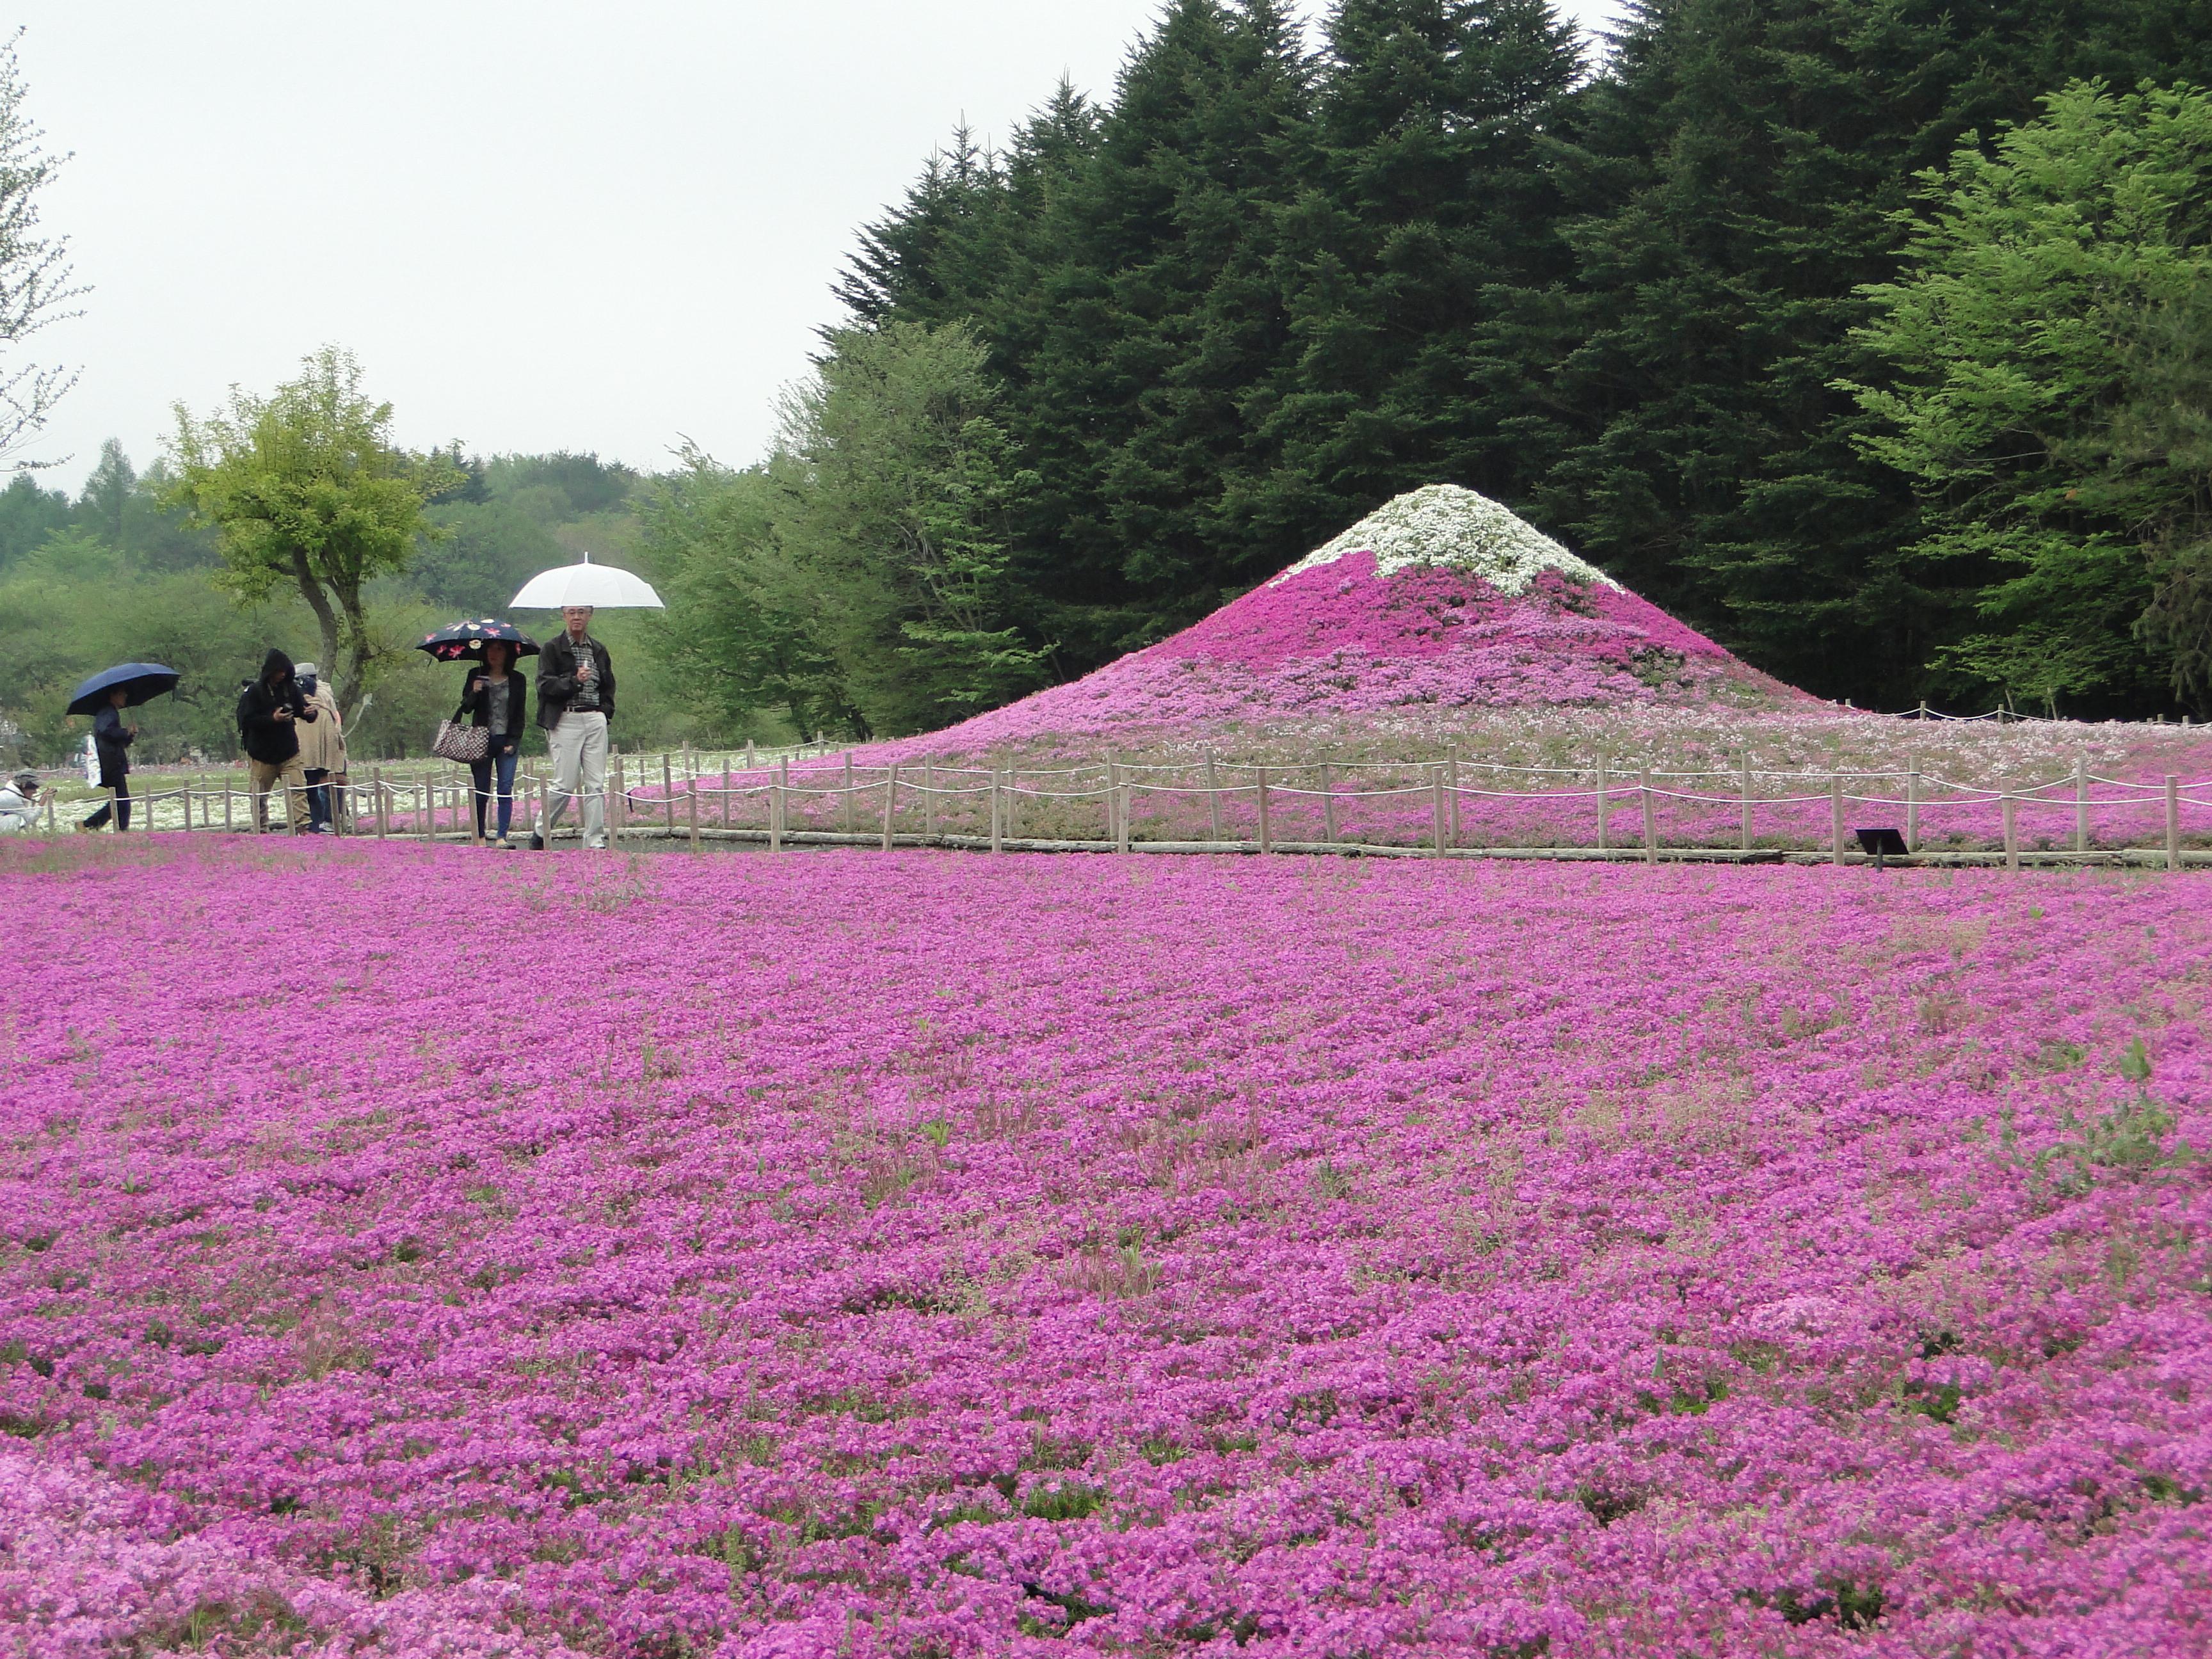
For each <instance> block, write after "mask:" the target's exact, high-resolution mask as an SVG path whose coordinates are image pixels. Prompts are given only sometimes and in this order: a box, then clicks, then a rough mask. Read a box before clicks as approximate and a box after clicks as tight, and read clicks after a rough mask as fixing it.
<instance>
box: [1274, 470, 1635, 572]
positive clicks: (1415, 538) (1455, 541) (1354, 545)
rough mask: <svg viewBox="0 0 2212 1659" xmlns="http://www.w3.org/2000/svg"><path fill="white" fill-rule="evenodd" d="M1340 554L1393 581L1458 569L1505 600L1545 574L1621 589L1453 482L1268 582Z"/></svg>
mask: <svg viewBox="0 0 2212 1659" xmlns="http://www.w3.org/2000/svg"><path fill="white" fill-rule="evenodd" d="M1347 553H1372V554H1373V555H1374V556H1375V574H1376V575H1378V576H1395V575H1396V574H1398V573H1399V572H1400V571H1401V570H1408V569H1412V568H1414V567H1415V566H1419V565H1427V566H1440V567H1442V568H1444V569H1447V570H1462V571H1465V572H1466V573H1467V574H1468V575H1471V576H1480V577H1481V578H1482V579H1483V580H1485V581H1486V582H1488V583H1489V584H1490V585H1491V586H1492V587H1494V588H1496V589H1497V590H1498V592H1500V593H1503V594H1504V595H1506V596H1507V597H1508V598H1518V597H1519V596H1520V595H1522V594H1523V593H1525V592H1528V585H1529V584H1530V583H1531V582H1533V581H1534V580H1536V578H1537V577H1539V576H1541V575H1542V574H1544V573H1545V572H1546V571H1547V570H1556V571H1558V572H1559V574H1561V575H1562V576H1565V578H1567V580H1570V581H1574V582H1582V583H1593V582H1597V583H1602V584H1604V585H1605V586H1607V587H1611V588H1615V589H1618V588H1619V587H1620V583H1619V582H1617V581H1615V580H1613V578H1612V577H1610V576H1608V575H1607V574H1605V572H1603V571H1602V570H1600V569H1599V568H1597V567H1596V566H1595V565H1594V564H1590V563H1589V562H1586V561H1584V560H1582V559H1578V558H1577V557H1576V556H1574V555H1573V554H1571V553H1570V552H1568V551H1567V550H1566V549H1565V548H1564V547H1562V546H1560V545H1559V543H1557V542H1555V541H1553V539H1552V538H1550V537H1549V536H1547V535H1546V534H1545V533H1544V532H1542V531H1541V530H1539V529H1537V528H1536V527H1535V526H1534V525H1532V524H1530V523H1529V522H1528V520H1526V519H1523V518H1522V517H1521V515H1520V514H1518V513H1515V512H1513V511H1512V510H1511V509H1510V508H1508V507H1500V506H1499V505H1498V503H1497V502H1496V501H1492V500H1491V499H1490V497H1489V496H1487V495H1479V494H1477V493H1476V492H1475V491H1474V490H1472V489H1461V488H1460V487H1459V486H1458V485H1457V484H1429V485H1426V486H1425V487H1424V488H1422V489H1415V490H1410V491H1408V492H1407V494H1405V495H1401V496H1399V497H1398V498H1397V499H1396V500H1395V501H1385V502H1384V503H1383V505H1382V506H1381V507H1376V509H1375V511H1373V512H1372V513H1369V514H1368V515H1367V516H1366V517H1365V518H1364V519H1362V520H1360V521H1359V522H1358V524H1356V525H1354V526H1352V528H1351V529H1349V530H1347V531H1346V532H1344V533H1343V534H1342V535H1341V536H1339V537H1338V538H1336V539H1335V540H1334V541H1332V542H1330V543H1328V544H1327V545H1326V546H1322V547H1317V548H1316V549H1315V550H1313V551H1312V552H1310V553H1309V554H1307V555H1306V556H1305V557H1304V558H1303V559H1300V560H1299V561H1298V562H1297V563H1296V564H1294V565H1292V566H1291V568H1289V569H1288V570H1285V572H1283V574H1282V575H1280V576H1277V577H1276V578H1274V580H1276V581H1281V580H1284V579H1285V577H1289V576H1295V575H1297V574H1298V572H1300V571H1301V570H1310V569H1312V568H1314V567H1315V566H1316V565H1324V564H1334V562H1336V561H1337V560H1339V559H1340V558H1342V557H1344V556H1345V555H1346V554H1347Z"/></svg>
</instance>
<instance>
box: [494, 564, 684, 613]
mask: <svg viewBox="0 0 2212 1659" xmlns="http://www.w3.org/2000/svg"><path fill="white" fill-rule="evenodd" d="M512 603H513V605H514V606H515V607H516V608H517V609H518V610H525V611H558V610H559V609H560V608H561V607H562V605H592V606H594V607H597V606H601V605H605V606H623V605H627V606H629V607H631V608H633V609H636V608H643V609H647V610H652V611H665V610H666V609H667V608H668V607H667V606H665V605H663V604H661V602H660V595H659V594H658V593H656V592H653V584H652V583H651V582H649V581H647V580H645V578H644V577H642V576H634V575H632V574H630V573H629V571H627V570H622V569H617V568H616V567H615V566H613V565H611V564H593V563H592V556H591V555H590V554H588V553H586V554H585V555H584V562H583V563H581V564H564V565H562V566H561V567H560V568H558V569H555V570H541V571H539V572H538V574H536V575H534V576H532V578H531V579H530V580H528V581H526V582H525V583H523V585H522V592H520V593H518V594H516V595H515V596H514V598H513V601H512Z"/></svg>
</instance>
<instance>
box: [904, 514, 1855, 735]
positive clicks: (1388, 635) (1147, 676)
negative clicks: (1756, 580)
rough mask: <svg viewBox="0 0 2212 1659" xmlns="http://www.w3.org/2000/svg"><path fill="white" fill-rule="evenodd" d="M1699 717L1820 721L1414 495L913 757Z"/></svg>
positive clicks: (1513, 526) (1487, 527) (1512, 521)
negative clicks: (1452, 721)
mask: <svg viewBox="0 0 2212 1659" xmlns="http://www.w3.org/2000/svg"><path fill="white" fill-rule="evenodd" d="M1653 702H1687V703H1693V704H1695V703H1705V702H1722V703H1725V704H1729V705H1733V706H1739V707H1751V708H1766V707H1803V708H1811V707H1820V706H1822V705H1818V704H1815V703H1814V700H1813V699H1811V698H1808V697H1807V696H1804V694H1802V693H1801V692H1797V691H1794V690H1791V689H1790V688H1789V687H1788V686H1785V685H1784V684H1782V683H1781V682H1779V681H1778V680H1774V679H1771V678H1769V677H1767V676H1765V675H1764V674H1761V673H1759V672H1758V671H1756V670H1754V669H1752V668H1750V667H1748V666H1747V665H1745V664H1743V663H1741V662H1740V661H1738V660H1737V659H1735V658H1734V657H1733V656H1731V655H1729V653H1728V652H1726V651H1724V650H1723V649H1722V648H1721V647H1719V646H1717V645H1716V644H1714V643H1713V641H1711V640H1709V639H1707V638H1706V637H1705V635H1702V634H1699V633H1698V632H1697V631H1696V630H1694V629H1690V628H1687V627H1686V626H1684V625H1683V624H1682V623H1679V622H1677V621H1675V620H1674V618H1673V617H1669V616H1668V614H1667V613H1666V612H1665V611H1662V610H1660V609H1659V608H1658V607H1657V606H1656V605H1651V604H1649V603H1647V602H1646V601H1645V600H1643V599H1638V597H1637V596H1636V595H1635V594H1633V593H1631V592H1628V591H1627V590H1626V588H1624V587H1622V586H1620V584H1619V583H1617V582H1615V581H1613V580H1611V579H1610V578H1609V577H1607V576H1606V575H1604V574H1602V573H1601V572H1600V571H1599V570H1597V569H1596V568H1595V567H1594V566H1591V565H1589V564H1587V563H1585V562H1583V561H1582V560H1581V559H1578V558H1577V557H1576V556H1574V555H1573V554H1571V553H1570V552H1568V551H1567V550H1566V549H1565V548H1563V547H1561V546H1560V545H1559V544H1558V543H1557V542H1554V541H1553V540H1552V539H1551V538H1549V537H1547V536H1544V535H1542V534H1541V533H1540V532H1537V531H1536V530H1535V529H1534V528H1533V527H1531V526H1529V525H1528V524H1527V523H1525V522H1524V521H1523V520H1521V519H1519V518H1518V517H1516V515H1515V514H1514V513H1511V512H1510V511H1508V510H1507V509H1506V508H1505V507H1501V506H1499V505H1498V503H1497V502H1495V501H1491V500H1490V499H1488V498H1487V497H1486V496H1483V495H1477V494H1476V493H1475V492H1474V491H1473V490H1471V489H1459V488H1457V487H1456V486H1454V485H1450V484H1431V485H1430V486H1428V487H1427V488H1425V489H1417V490H1415V491H1413V492H1412V493H1411V494H1410V495H1401V496H1400V497H1399V498H1398V499H1397V500H1395V501H1390V502H1389V503H1387V504H1386V505H1385V506H1383V507H1381V508H1380V509H1378V510H1377V511H1376V512H1375V513H1372V514H1371V515H1370V516H1369V517H1368V518H1366V519H1364V520H1361V521H1360V522H1359V523H1358V524H1356V525H1354V526H1352V528H1351V529H1349V530H1347V531H1346V532H1344V533H1343V534H1342V535H1340V536H1339V537H1337V538H1334V540H1332V541H1331V542H1329V543H1328V544H1327V545H1325V546H1323V547H1322V548H1320V549H1318V550H1316V551H1315V552H1314V553H1312V554H1310V555H1309V556H1307V557H1306V558H1304V559H1302V560H1300V561H1299V562H1297V564H1294V565H1292V566H1291V568H1289V569H1288V570H1286V571H1285V572H1284V573H1283V574H1280V575H1279V576H1277V577H1275V578H1274V579H1273V580H1271V581H1268V582H1266V583H1264V584H1262V585H1261V586H1259V587H1257V588H1255V590H1253V591H1252V592H1249V593H1247V594H1245V595H1243V597H1242V598H1241V599H1236V600H1234V601H1232V602H1231V604H1229V605H1224V606H1223V607H1222V608H1221V609H1220V610H1219V611H1215V612H1214V613H1213V614H1212V616H1210V617H1206V619H1204V620H1203V621H1201V622H1200V623H1196V624H1194V626H1192V627H1190V628H1187V629H1184V630H1183V631H1182V633H1180V634H1177V635H1174V636H1173V637H1172V638H1170V639H1166V640H1163V641H1160V642H1159V643H1158V645H1154V646H1152V647H1147V648H1146V649H1144V650H1141V651H1137V652H1133V653H1131V654H1129V655H1128V656H1126V657H1122V658H1121V659H1118V660H1116V661H1115V662H1111V663H1109V664H1108V665H1106V666H1105V667H1103V668H1102V669H1100V670H1098V671H1097V672H1096V673H1093V674H1091V675H1089V676H1087V677H1086V678H1083V679H1080V680H1077V681H1075V682H1073V684H1066V685H1058V686H1053V687H1051V688H1049V689H1048V690H1043V691H1040V692H1038V693H1036V695H1035V696H1030V697H1028V698H1025V699H1024V700H1023V701H1022V702H1018V703H1014V704H1012V705H1011V706H1009V707H1007V708H1001V709H996V710H994V711H993V712H991V713H989V714H981V715H978V716H976V717H975V719H973V720H968V721H965V722H963V724H961V725H959V726H953V727H951V729H950V730H948V731H945V732H938V733H935V734H933V736H932V737H930V738H926V739H919V740H917V752H920V748H921V747H927V748H928V749H930V750H933V751H936V752H943V753H957V752H969V753H976V752H981V751H983V750H987V749H989V748H992V747H994V745H1000V744H1028V743H1030V742H1032V741H1034V740H1035V739H1036V738H1040V737H1042V736H1047V735H1062V734H1086V733H1108V732H1125V731H1127V730H1128V729H1130V728H1143V727H1157V726H1220V725H1224V724H1228V723H1231V722H1234V723H1238V724H1245V725H1249V724H1250V723H1252V722H1255V721H1262V720H1271V719H1279V718H1281V717H1284V716H1295V717H1297V718H1300V719H1304V720H1314V719H1328V718H1332V717H1336V716H1343V715H1359V714H1370V713H1376V712H1383V711H1392V710H1410V709H1420V710H1428V711H1432V712H1433V711H1449V710H1457V709H1469V708H1551V707H1555V706H1559V705H1582V706H1596V707H1611V706H1617V705H1622V704H1642V703H1653Z"/></svg>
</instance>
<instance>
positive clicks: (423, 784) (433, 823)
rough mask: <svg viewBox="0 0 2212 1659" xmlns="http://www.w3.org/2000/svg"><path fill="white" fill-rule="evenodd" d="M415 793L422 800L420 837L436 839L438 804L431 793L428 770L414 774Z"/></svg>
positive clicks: (428, 839) (430, 839) (426, 839)
mask: <svg viewBox="0 0 2212 1659" xmlns="http://www.w3.org/2000/svg"><path fill="white" fill-rule="evenodd" d="M415 793H416V795H417V796H419V797H420V798H421V799H422V839H423V840H424V841H435V840H437V839H438V806H437V802H436V800H435V798H434V797H433V796H432V794H431V783H430V775H429V774H428V772H418V773H416V775H415Z"/></svg>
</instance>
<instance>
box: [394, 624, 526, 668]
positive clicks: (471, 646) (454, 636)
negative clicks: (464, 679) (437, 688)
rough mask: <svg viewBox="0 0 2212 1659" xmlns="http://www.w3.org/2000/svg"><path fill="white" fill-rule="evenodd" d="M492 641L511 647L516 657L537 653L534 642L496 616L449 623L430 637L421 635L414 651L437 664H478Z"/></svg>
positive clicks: (512, 625)
mask: <svg viewBox="0 0 2212 1659" xmlns="http://www.w3.org/2000/svg"><path fill="white" fill-rule="evenodd" d="M494 640H498V641H502V642H503V643H505V644H507V645H510V646H512V647H514V649H513V655H514V656H516V657H518V658H520V657H534V656H536V655H537V654H538V641H535V640H533V639H532V638H531V637H530V635H527V634H526V633H524V632H523V631H522V630H521V629H519V628H517V627H516V626H515V625H514V624H513V623H510V622H501V621H500V620H499V618H497V617H479V618H478V619H477V621H475V622H457V623H450V624H448V625H447V627H444V628H441V629H439V630H438V631H437V632H436V633H435V634H425V635H423V636H422V643H420V644H419V645H417V646H416V647H415V648H416V650H417V651H427V652H428V653H430V654H431V655H432V656H434V657H435V658H436V659H438V660H439V661H440V662H482V661H483V654H484V647H486V646H487V645H489V644H490V643H491V642H492V641H494Z"/></svg>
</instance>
